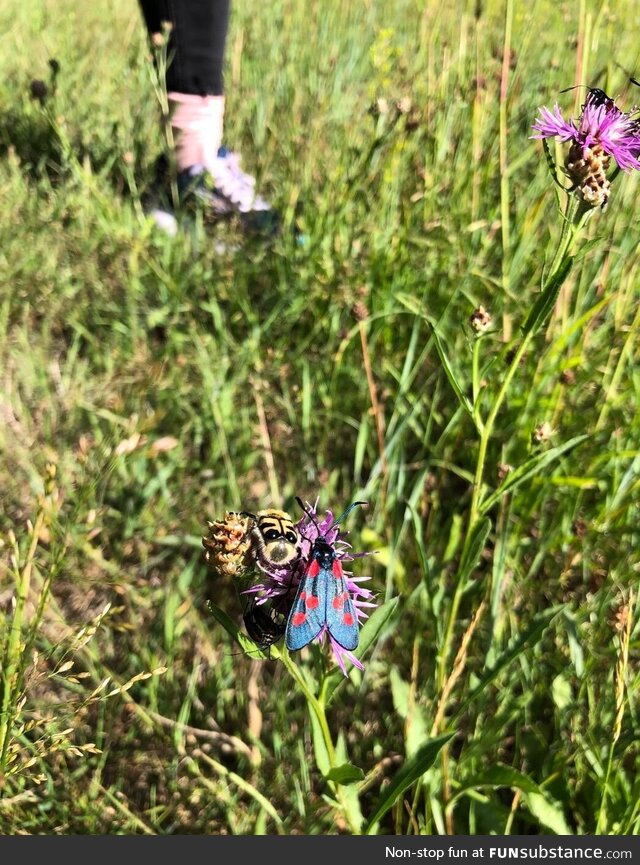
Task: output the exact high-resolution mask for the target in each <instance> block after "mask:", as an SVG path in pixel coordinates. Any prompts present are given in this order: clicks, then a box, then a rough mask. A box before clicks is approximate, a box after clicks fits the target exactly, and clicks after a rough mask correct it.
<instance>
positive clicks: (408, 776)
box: [364, 732, 455, 835]
mask: <svg viewBox="0 0 640 865" xmlns="http://www.w3.org/2000/svg"><path fill="white" fill-rule="evenodd" d="M454 736H455V732H454V733H445V734H444V735H443V736H438V737H437V738H436V739H431V741H429V742H425V744H424V745H422V746H421V747H420V748H419V749H418V751H416V753H415V754H414V756H413V757H411V759H409V760H405V762H404V764H403V765H402V766H401V768H400V769H399V770H398V771H397V772H396V775H395V777H394V779H393V781H391V783H390V784H389V785H388V787H385V789H384V791H383V794H382V796H381V797H380V799H379V800H378V803H377V804H376V806H375V808H374V809H373V815H372V816H371V818H370V819H369V821H368V823H367V825H366V826H365V829H364V832H365V834H367V835H368V834H372V833H373V830H374V827H375V825H376V823H378V822H379V820H380V819H381V818H382V817H383V816H384V815H385V814H386V813H387V811H388V810H389V809H390V808H393V806H394V805H395V803H396V802H397V801H398V799H399V798H400V796H402V794H403V793H404V792H405V790H408V789H409V787H411V785H412V784H415V783H416V781H418V780H419V779H420V778H421V777H422V776H423V775H424V773H425V772H426V771H427V769H430V768H431V766H432V765H433V763H434V762H435V759H436V757H437V756H438V754H439V753H440V750H441V749H442V748H443V746H444V745H446V744H447V742H448V741H449V740H450V739H452V738H453V737H454Z"/></svg>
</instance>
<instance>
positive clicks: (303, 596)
mask: <svg viewBox="0 0 640 865" xmlns="http://www.w3.org/2000/svg"><path fill="white" fill-rule="evenodd" d="M306 597H307V593H306V592H300V600H301V601H304V599H305V598H306Z"/></svg>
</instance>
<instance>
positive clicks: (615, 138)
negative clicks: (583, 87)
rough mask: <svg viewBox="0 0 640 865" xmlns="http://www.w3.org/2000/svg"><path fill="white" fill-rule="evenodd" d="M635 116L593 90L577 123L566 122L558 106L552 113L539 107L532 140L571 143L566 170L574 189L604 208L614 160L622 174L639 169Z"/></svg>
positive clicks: (638, 124)
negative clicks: (610, 165) (610, 169)
mask: <svg viewBox="0 0 640 865" xmlns="http://www.w3.org/2000/svg"><path fill="white" fill-rule="evenodd" d="M634 115H637V111H632V112H630V113H628V114H627V113H625V112H623V111H621V110H620V109H619V108H618V107H617V105H616V104H615V103H614V101H613V99H611V98H610V97H608V96H607V94H606V93H604V91H602V90H599V89H595V88H591V89H590V90H589V95H588V96H587V98H586V100H585V103H584V105H583V106H582V113H581V115H580V117H579V118H578V119H577V120H575V119H574V118H573V117H572V118H571V119H570V120H565V118H564V117H563V115H562V112H561V110H560V107H559V106H558V104H557V103H556V104H555V105H554V106H553V109H552V110H551V109H549V108H546V107H542V108H540V109H539V116H538V118H537V119H536V122H535V123H534V124H533V127H532V128H533V129H534V130H535V133H536V134H535V135H532V136H531V138H535V139H544V138H559V139H560V140H561V141H565V142H568V143H570V145H571V146H570V149H569V152H568V154H567V158H566V161H565V169H566V172H567V174H568V176H569V178H570V179H571V180H572V182H573V184H574V187H573V188H574V189H575V191H576V192H577V193H578V194H579V196H580V197H581V198H582V199H583V201H585V202H586V203H587V204H588V205H589V206H591V207H595V206H598V205H599V206H601V207H604V205H605V204H606V202H607V199H608V196H609V187H610V181H609V180H608V179H607V176H606V171H607V169H608V168H609V164H610V161H611V159H612V158H613V159H615V161H616V163H617V165H618V167H619V168H621V169H622V170H623V171H626V172H630V171H632V170H633V169H636V170H638V169H640V160H639V159H638V156H639V155H640V120H639V119H638V117H637V116H634Z"/></svg>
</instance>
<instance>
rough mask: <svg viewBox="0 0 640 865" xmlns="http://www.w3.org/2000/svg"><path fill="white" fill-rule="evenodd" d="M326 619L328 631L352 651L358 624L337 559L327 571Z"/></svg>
mask: <svg viewBox="0 0 640 865" xmlns="http://www.w3.org/2000/svg"><path fill="white" fill-rule="evenodd" d="M326 619H327V628H328V629H329V633H330V634H331V636H332V637H333V639H334V640H335V641H336V643H339V644H340V645H341V646H342V648H343V649H347V650H348V651H353V649H355V648H356V647H357V645H358V639H359V626H358V617H357V616H356V611H355V607H354V606H353V601H352V600H351V596H350V595H349V592H348V591H347V589H346V586H345V581H344V575H343V573H342V565H341V564H340V561H339V559H335V560H334V562H333V568H332V570H331V572H327V593H326Z"/></svg>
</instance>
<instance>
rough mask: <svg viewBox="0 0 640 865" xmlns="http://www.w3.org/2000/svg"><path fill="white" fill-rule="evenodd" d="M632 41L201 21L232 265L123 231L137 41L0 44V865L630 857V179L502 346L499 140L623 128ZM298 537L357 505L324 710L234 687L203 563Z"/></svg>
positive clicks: (504, 247)
mask: <svg viewBox="0 0 640 865" xmlns="http://www.w3.org/2000/svg"><path fill="white" fill-rule="evenodd" d="M637 25H638V10H637V8H636V5H635V3H633V2H632V0H618V2H616V3H615V4H604V3H603V4H601V3H597V2H591V0H575V2H559V3H555V2H551V0H536V2H533V3H524V2H518V0H501V2H498V0H488V2H482V0H478V2H462V0H460V2H456V3H451V4H449V3H444V2H436V0H424V2H418V0H397V2H394V3H385V2H381V0H366V2H355V0H353V2H337V0H324V2H309V0H284V2H282V3H278V4H276V3H270V4H255V3H250V2H247V0H234V3H233V13H232V22H231V30H230V33H229V40H228V46H227V58H226V63H227V65H226V88H227V115H226V135H225V138H226V143H227V144H228V145H229V146H230V147H231V148H233V149H235V150H238V151H239V152H240V153H241V154H242V158H243V166H244V167H245V168H246V169H247V170H249V171H251V172H252V173H254V174H256V176H257V177H258V182H259V187H260V189H261V191H264V193H265V194H266V195H267V196H268V197H270V198H271V200H273V201H274V203H275V204H277V206H278V207H279V208H280V210H281V211H282V213H283V219H284V231H283V233H282V236H280V237H278V238H276V239H274V240H270V241H268V242H264V241H260V240H257V239H253V238H245V237H243V236H242V235H241V234H240V233H239V232H238V231H237V229H236V228H235V227H234V226H233V225H215V226H211V225H207V224H206V223H205V222H204V221H203V220H202V218H201V217H200V215H196V216H195V218H185V219H184V220H183V222H182V225H181V230H180V231H179V233H178V234H177V236H176V237H173V238H171V237H167V236H165V235H163V234H162V233H161V232H160V231H159V230H158V229H157V228H155V227H154V226H153V225H152V224H151V222H150V220H149V219H148V218H147V217H146V216H145V214H144V209H143V203H144V196H145V193H146V191H147V190H148V189H149V187H150V185H151V184H152V183H153V178H154V165H155V163H156V159H157V158H158V157H159V156H160V155H161V154H162V153H163V152H165V150H166V142H165V140H164V137H163V132H162V128H161V124H160V123H159V116H160V101H159V96H161V95H162V94H161V93H160V94H159V93H158V86H157V80H155V79H154V72H153V67H152V64H151V63H150V61H149V51H148V47H147V43H146V39H145V33H144V30H143V26H142V19H141V16H140V14H139V11H138V8H137V5H136V3H135V2H134V0H99V2H97V3H95V4H84V5H81V4H78V3H75V2H73V0H26V2H19V0H5V2H3V4H2V7H1V8H0V30H1V31H2V32H3V34H5V35H4V37H3V51H2V53H1V54H0V190H1V197H0V201H1V207H0V491H1V498H0V502H1V505H0V663H1V664H2V668H1V670H0V833H1V834H5V835H7V834H23V833H24V834H149V835H153V834H160V835H162V834H239V835H246V834H275V833H278V834H284V835H291V834H311V835H312V834H340V833H346V834H358V833H373V834H377V833H379V834H387V835H394V834H398V835H410V834H425V835H427V834H447V833H449V834H497V835H508V834H590V835H592V834H598V833H602V834H611V835H624V834H627V835H631V834H638V832H639V831H640V772H639V769H640V751H639V748H638V740H639V732H640V715H639V712H640V702H639V699H638V686H639V684H640V668H639V665H638V659H639V657H640V627H639V626H638V619H639V616H638V609H637V603H636V598H637V593H638V581H639V576H640V552H639V550H640V528H639V525H640V418H639V415H638V400H639V395H640V366H639V365H638V364H637V356H638V348H639V336H638V334H639V328H640V305H639V303H638V300H639V298H640V258H639V257H638V254H637V249H638V237H639V236H640V224H639V217H638V207H637V197H638V179H637V177H635V176H633V175H626V174H624V173H620V174H619V175H618V176H617V177H616V178H615V180H614V181H613V184H612V194H611V199H610V201H609V204H608V206H607V208H606V209H605V210H604V211H597V212H594V213H593V216H592V218H591V219H590V220H589V221H588V223H587V225H586V227H585V229H584V232H583V234H582V236H581V238H580V240H579V242H578V243H577V244H576V247H575V249H574V252H575V257H574V259H573V260H572V267H571V270H570V271H569V272H568V274H567V273H563V279H562V281H561V283H560V282H558V283H557V286H556V290H555V291H554V292H552V293H551V295H550V298H551V306H550V307H549V309H548V310H547V313H548V314H547V313H545V315H544V316H538V317H537V318H536V317H535V316H534V319H535V321H533V319H532V318H531V310H533V309H534V308H535V307H534V304H535V303H536V300H538V299H539V298H540V297H541V296H542V295H541V286H544V285H546V284H548V281H547V282H545V279H546V276H545V275H547V276H548V274H549V272H550V270H549V269H550V268H552V267H553V265H552V259H553V255H554V251H555V249H556V247H557V245H558V243H559V240H560V238H561V235H562V225H563V223H562V215H561V212H560V210H559V206H560V207H562V206H563V204H564V200H565V198H566V196H565V193H563V192H562V190H560V189H559V188H558V187H557V186H554V183H553V179H552V178H551V176H550V172H549V168H548V165H547V162H546V159H545V154H544V150H543V147H542V145H541V142H539V141H533V140H531V139H530V135H531V124H532V123H533V122H534V120H535V117H536V114H537V109H538V107H539V106H541V105H549V106H552V105H553V103H554V102H555V101H558V102H559V103H560V105H561V107H562V109H563V111H564V112H565V116H566V115H570V114H571V113H572V112H575V113H578V114H579V112H580V105H581V103H582V102H583V101H584V98H585V94H586V91H585V90H574V91H571V92H568V93H564V94H561V93H560V91H561V90H563V89H564V88H567V87H570V86H572V85H574V84H578V83H580V84H589V85H591V86H594V87H601V88H604V89H605V90H606V91H607V93H609V94H610V95H613V96H615V97H616V99H617V100H619V104H620V105H621V106H622V107H623V108H625V109H627V110H629V109H630V108H631V106H632V105H633V104H634V102H638V103H640V88H637V87H635V86H634V85H632V84H630V83H629V76H630V75H636V76H638V75H639V74H640V62H639V59H640V58H639V57H638V54H639V51H640V48H639V43H638V26H637ZM52 60H55V61H57V64H58V65H59V68H58V70H57V74H54V71H53V69H52V66H51V62H50V61H52ZM55 65H56V64H54V66H55ZM34 81H41V82H43V83H44V84H45V86H46V89H47V93H46V94H45V93H44V89H43V87H42V85H41V84H34V83H33V82H34ZM554 147H555V145H554V144H553V143H552V145H551V151H552V152H553V151H554ZM562 153H563V151H562V147H561V146H560V145H558V146H557V150H555V156H556V158H557V160H559V162H560V163H561V162H562V158H563V156H562ZM296 213H297V214H298V216H297V220H298V225H299V227H300V228H301V230H302V231H303V232H304V235H305V242H304V243H303V244H299V243H296V242H295V240H294V238H293V231H292V230H291V229H292V226H293V223H294V218H295V214H296ZM479 307H483V308H484V309H485V310H486V311H487V312H488V313H490V316H491V321H489V320H487V322H486V328H485V329H484V330H482V329H481V330H480V332H479V331H478V330H476V329H474V327H473V326H472V324H471V317H472V315H473V313H474V310H477V309H478V308H479ZM527 322H528V323H529V325H532V326H531V327H529V329H527V327H528V325H527ZM533 325H535V326H533ZM523 328H524V330H523ZM523 334H524V336H523ZM296 496H300V497H301V498H303V499H304V500H308V501H315V500H316V498H318V500H319V509H320V511H324V510H325V509H327V508H328V509H331V510H332V511H334V512H335V513H339V512H341V511H342V510H343V509H344V508H345V507H346V506H347V505H348V504H349V503H350V502H352V501H354V500H356V499H362V500H366V501H368V502H369V507H368V508H367V509H366V510H365V509H356V510H354V511H353V512H352V513H351V514H350V515H349V518H348V520H347V521H346V523H345V526H344V528H345V529H346V530H349V532H350V534H349V536H348V537H349V540H350V542H352V543H353V546H354V548H355V549H356V550H363V551H364V550H366V551H372V552H373V551H375V554H374V555H371V556H369V557H366V558H363V559H358V560H356V561H355V562H354V564H353V570H354V572H355V574H356V575H357V576H363V575H368V576H370V578H371V579H370V580H369V582H368V583H366V584H365V585H367V586H368V587H369V588H371V589H372V590H373V591H374V592H375V593H376V602H377V604H378V609H377V610H376V611H375V612H374V613H373V615H372V616H371V619H370V621H369V622H368V623H367V625H366V626H365V627H364V628H363V629H362V632H361V644H360V648H359V652H360V655H361V658H362V662H363V664H364V671H363V672H360V671H359V670H357V669H354V668H352V667H351V666H348V668H347V672H348V674H349V675H348V676H347V677H344V676H343V675H342V674H341V673H340V671H339V670H337V668H336V666H335V664H334V663H333V662H332V659H331V656H330V654H329V653H328V652H327V650H326V647H325V649H324V650H322V649H321V648H318V647H316V646H313V647H311V648H308V649H304V650H303V651H302V652H298V653H295V654H290V655H289V654H288V653H287V651H286V650H285V649H284V648H283V646H282V645H281V644H280V645H277V646H274V647H273V648H272V649H271V651H270V652H266V651H265V652H264V653H261V652H260V651H259V650H257V649H256V647H255V646H252V644H251V642H250V641H249V640H248V638H247V637H246V636H244V629H243V627H242V610H243V607H242V596H241V595H240V593H239V591H238V586H237V585H235V584H234V582H233V581H232V580H230V579H223V578H220V577H216V576H215V575H214V574H213V573H212V572H211V571H210V570H209V569H208V568H207V566H206V564H205V562H204V559H203V548H202V536H203V534H206V531H207V520H214V519H219V518H220V517H222V516H223V514H224V512H225V511H226V510H243V509H246V510H251V511H256V510H258V509H260V508H267V507H282V508H284V509H286V510H288V511H289V513H290V514H292V516H294V518H295V519H297V518H298V517H299V516H300V511H299V508H298V506H297V505H296V502H295V497H296ZM211 605H213V606H211ZM219 611H222V613H221V612H219ZM224 614H226V616H227V617H228V618H227V619H225V617H224Z"/></svg>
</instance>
